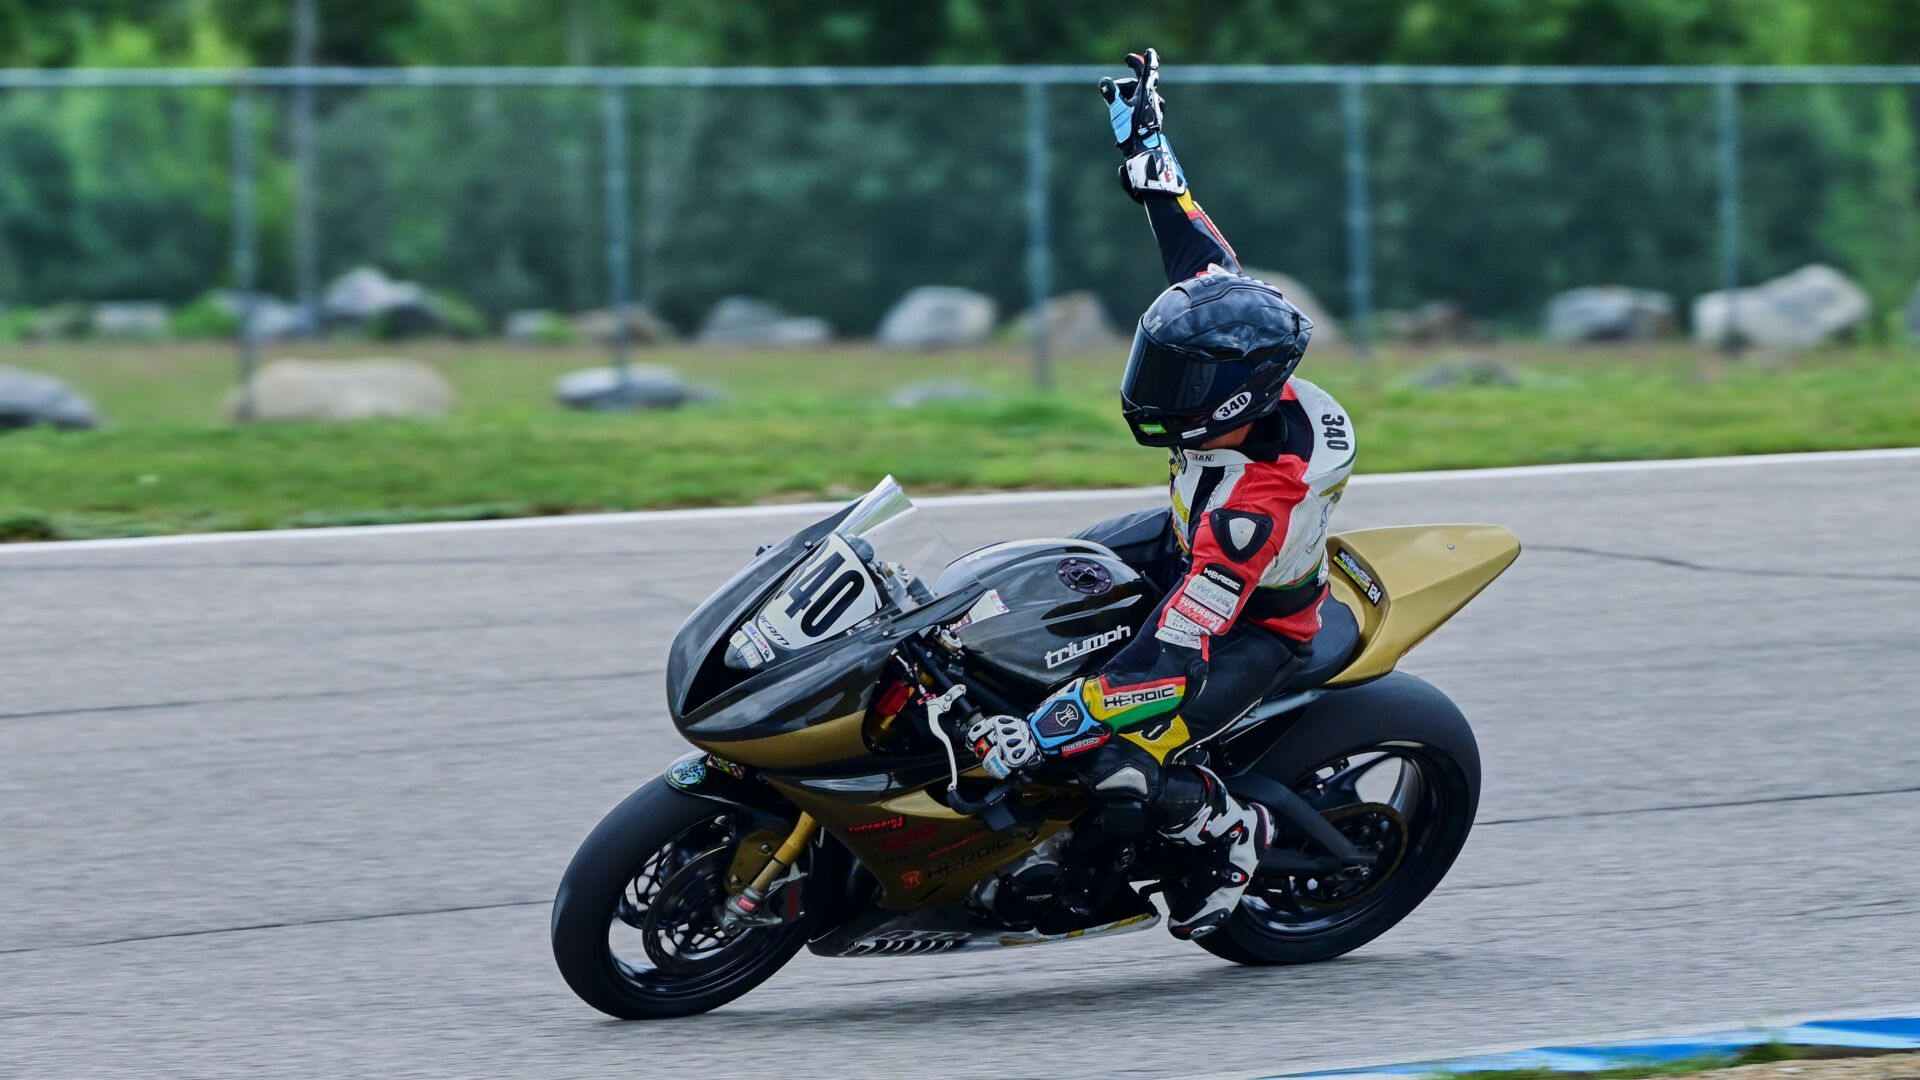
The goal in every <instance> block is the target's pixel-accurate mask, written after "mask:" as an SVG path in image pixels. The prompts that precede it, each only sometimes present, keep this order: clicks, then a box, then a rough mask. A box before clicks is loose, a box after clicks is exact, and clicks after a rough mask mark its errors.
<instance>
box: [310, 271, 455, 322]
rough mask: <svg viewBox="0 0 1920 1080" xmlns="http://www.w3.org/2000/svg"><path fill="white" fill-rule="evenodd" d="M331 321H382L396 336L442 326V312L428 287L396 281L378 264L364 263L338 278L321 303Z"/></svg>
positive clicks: (329, 287)
mask: <svg viewBox="0 0 1920 1080" xmlns="http://www.w3.org/2000/svg"><path fill="white" fill-rule="evenodd" d="M321 308H322V311H323V312H324V313H325V315H326V318H327V321H328V322H332V323H341V324H344V325H347V326H368V325H373V324H379V325H381V326H382V327H385V328H386V329H387V330H388V331H389V332H391V333H392V334H394V335H395V336H407V335H410V334H421V333H427V332H430V331H432V330H436V329H438V328H439V326H440V322H441V319H440V312H439V311H438V309H437V308H436V306H435V304H434V301H433V297H432V295H430V294H429V293H428V292H427V290H426V287H425V286H423V285H420V284H417V283H415V282H411V281H395V280H394V279H393V278H390V277H388V276H387V275H386V274H385V273H382V272H381V271H380V269H379V268H378V267H373V266H362V267H358V268H356V269H353V270H349V271H347V272H346V273H344V274H342V275H340V276H339V277H337V278H335V279H334V281H333V284H331V285H328V286H327V292H326V298H325V300H324V302H323V303H322V305H321Z"/></svg>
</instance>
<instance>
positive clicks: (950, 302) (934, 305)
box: [877, 285, 999, 349]
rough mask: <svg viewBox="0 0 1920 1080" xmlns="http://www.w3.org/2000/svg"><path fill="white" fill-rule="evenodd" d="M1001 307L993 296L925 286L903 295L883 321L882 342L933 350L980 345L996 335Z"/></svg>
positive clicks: (901, 346)
mask: <svg viewBox="0 0 1920 1080" xmlns="http://www.w3.org/2000/svg"><path fill="white" fill-rule="evenodd" d="M998 313H999V308H998V307H997V306H996V305H995V304H994V302H993V298H992V297H990V296H987V295H985V294H983V293H977V292H974V291H973V290H972V289H962V288H957V287H955V286H952V285H922V286H920V287H919V288H917V289H914V290H913V291H911V292H909V293H907V295H905V296H903V297H901V298H900V300H899V302H898V303H896V304H894V305H893V308H892V310H890V311H888V312H887V317H886V318H884V319H882V320H880V331H879V334H878V335H877V336H878V338H879V340H880V344H882V345H888V346H891V347H894V348H908V349H929V348H942V347H952V346H959V345H978V344H980V343H982V342H984V341H986V340H987V339H988V338H989V337H991V336H993V323H994V319H995V318H996V317H997V315H998Z"/></svg>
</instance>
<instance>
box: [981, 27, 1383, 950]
mask: <svg viewBox="0 0 1920 1080" xmlns="http://www.w3.org/2000/svg"><path fill="white" fill-rule="evenodd" d="M1134 59H1136V60H1137V59H1140V58H1134ZM1146 60H1147V61H1148V62H1149V63H1150V65H1151V69H1152V70H1155V71H1157V58H1155V57H1153V56H1152V54H1151V53H1148V54H1147V57H1146ZM1136 71H1137V72H1142V74H1143V76H1144V75H1145V72H1144V71H1142V65H1138V64H1136ZM1111 101H1112V99H1111V98H1110V102H1111ZM1115 130H1116V134H1119V133H1120V131H1121V125H1120V123H1119V122H1118V120H1116V125H1115ZM1150 145H1151V146H1152V147H1153V148H1154V153H1156V154H1158V155H1159V156H1158V157H1157V158H1155V159H1154V160H1153V161H1151V162H1148V163H1146V164H1145V165H1143V166H1142V167H1138V168H1134V167H1133V166H1134V165H1135V159H1132V158H1130V159H1129V165H1128V166H1123V168H1122V170H1121V178H1122V184H1123V186H1125V187H1127V189H1128V193H1129V194H1130V195H1132V196H1133V197H1134V198H1135V199H1136V200H1138V201H1139V202H1140V203H1141V204H1142V206H1143V207H1144V208H1145V210H1146V214H1147V220H1148V222H1149V223H1150V225H1151V226H1152V229H1153V233H1154V236H1155V238H1156V240H1157V241H1158V243H1159V247H1160V255H1161V260H1162V262H1163V264H1164V266H1165V269H1166V274H1167V279H1168V281H1169V283H1179V282H1182V281H1185V280H1187V279H1189V278H1192V277H1194V276H1197V275H1203V274H1210V273H1226V274H1239V273H1241V272H1242V271H1241V269H1240V265H1239V262H1238V260H1237V259H1236V257H1235V255H1234V253H1233V250H1232V248H1231V247H1229V246H1228V244H1227V242H1226V240H1225V238H1224V237H1223V236H1221V234H1220V232H1219V230H1218V229H1217V228H1215V227H1214V224H1213V222H1212V220H1211V219H1209V218H1208V217H1207V215H1206V213H1205V212H1204V211H1203V210H1202V209H1201V208H1200V206H1199V204H1198V203H1196V202H1195V201H1194V199H1193V196H1192V193H1191V192H1190V191H1188V190H1187V184H1186V178H1185V175H1184V174H1183V173H1181V172H1180V169H1179V166H1178V164H1177V163H1176V162H1174V161H1173V159H1172V155H1171V151H1170V150H1169V149H1168V148H1167V147H1166V145H1165V141H1164V139H1163V138H1159V137H1158V135H1157V126H1156V131H1155V141H1154V142H1153V143H1151V144H1150ZM1125 149H1127V148H1126V147H1125V146H1124V145H1123V150H1125ZM1140 156H1143V157H1144V156H1147V155H1146V154H1142V155H1140ZM1156 170H1158V174H1159V175H1160V177H1161V180H1162V182H1161V183H1159V184H1155V185H1141V184H1138V183H1136V182H1134V178H1133V176H1132V174H1140V175H1153V174H1155V172H1156ZM1169 188H1171V189H1177V190H1165V189H1169ZM1221 441H1226V442H1232V441H1233V440H1232V439H1231V438H1229V439H1226V440H1216V441H1215V442H1214V443H1209V444H1208V445H1217V444H1218V443H1219V442H1221ZM1354 447H1355V442H1354V435H1353V425H1352V423H1351V421H1350V420H1349V418H1348V417H1347V416H1346V413H1345V410H1343V409H1342V408H1341V407H1340V404H1339V403H1338V402H1337V401H1335V400H1334V399H1333V397H1332V396H1331V395H1329V394H1328V393H1327V392H1326V391H1324V390H1321V389H1320V388H1319V387H1317V386H1315V385H1313V384H1312V383H1310V382H1308V381H1307V380H1305V379H1301V378H1297V377H1296V378H1292V379H1290V380H1289V381H1288V383H1287V384H1286V386H1285V387H1284V389H1283V391H1282V395H1281V402H1280V405H1279V407H1278V408H1277V409H1276V410H1275V411H1273V412H1272V413H1270V414H1268V415H1266V416H1264V417H1262V418H1260V419H1259V420H1256V421H1254V422H1253V424H1252V425H1251V427H1250V430H1248V431H1247V432H1246V434H1245V436H1244V437H1243V438H1242V439H1241V440H1240V441H1238V442H1237V443H1235V444H1234V445H1231V446H1223V447H1219V448H1216V449H1184V448H1176V449H1174V450H1173V451H1172V452H1171V462H1170V464H1171V478H1170V482H1169V496H1170V500H1171V503H1172V505H1171V507H1170V509H1168V510H1156V511H1148V512H1145V513H1139V514H1130V515H1123V516H1121V517H1118V518H1113V519H1109V520H1107V521H1103V522H1101V523H1099V524H1097V525H1094V526H1093V527H1091V528H1089V529H1087V530H1084V531H1083V532H1081V533H1080V534H1079V536H1080V537H1081V538H1084V539H1091V540H1096V541H1100V542H1102V543H1105V544H1107V545H1108V546H1109V547H1111V548H1113V549H1114V550H1115V553H1116V554H1117V555H1119V556H1120V557H1121V558H1122V559H1123V560H1125V561H1126V562H1128V563H1129V565H1132V566H1134V567H1135V568H1136V569H1138V570H1140V571H1141V572H1142V573H1143V574H1144V575H1145V576H1146V577H1148V578H1149V579H1151V580H1153V581H1154V582H1155V583H1156V584H1157V585H1159V586H1160V588H1161V589H1162V590H1163V596H1164V598H1163V599H1162V601H1161V603H1160V605H1159V607H1158V608H1157V609H1156V610H1155V611H1154V613H1153V615H1152V616H1151V618H1150V619H1149V621H1148V626H1149V627H1150V628H1151V630H1152V632H1151V633H1142V634H1140V635H1139V636H1137V637H1136V638H1135V639H1134V640H1133V642H1132V643H1131V644H1130V645H1128V646H1127V647H1126V648H1125V649H1123V650H1122V651H1121V652H1120V653H1119V654H1118V655H1116V656H1115V657H1114V658H1113V659H1112V660H1111V661H1110V662H1108V663H1107V664H1106V665H1104V666H1103V667H1102V669H1101V670H1100V671H1099V672H1098V673H1097V674H1095V675H1093V676H1091V677H1088V678H1085V679H1079V680H1075V681H1074V682H1072V683H1070V684H1068V685H1067V686H1065V687H1063V688H1061V689H1060V690H1059V691H1058V692H1056V693H1055V694H1054V695H1053V696H1052V697H1050V698H1048V699H1047V701H1045V702H1043V703H1042V705H1041V706H1040V708H1039V709H1038V710H1036V711H1035V712H1034V713H1033V714H1032V716H1031V717H1030V718H1029V720H1028V723H1030V725H1031V732H1032V736H1033V738H1032V739H1031V740H1027V739H1024V735H1025V732H1024V730H1023V731H1021V732H1020V733H1019V736H1020V737H1018V738H1012V739H1011V741H1007V742H1004V743H1001V742H1000V740H1002V739H1006V738H1008V737H1009V734H1008V733H1009V731H1010V729H1009V728H1008V727H1007V725H1006V722H1007V721H1011V720H1013V718H995V720H994V721H982V722H981V724H979V725H976V727H977V732H974V733H970V734H974V735H976V736H977V740H976V747H977V748H980V749H982V750H983V751H985V752H986V757H987V767H988V769H989V770H990V771H996V772H1001V771H1004V770H1005V769H1006V768H1007V767H1009V766H1011V767H1019V765H1020V764H1022V763H1024V762H1025V761H1035V760H1038V758H1039V756H1040V755H1042V754H1045V755H1052V756H1057V757H1059V758H1061V759H1063V760H1064V761H1066V762H1067V763H1069V764H1070V765H1072V766H1073V767H1074V769H1075V771H1076V772H1077V773H1078V774H1079V776H1080V778H1081V780H1082V782H1083V784H1084V785H1085V786H1086V787H1087V788H1088V790H1089V792H1090V794H1091V795H1092V796H1093V797H1094V799H1095V801H1096V803H1097V804H1098V805H1099V806H1100V808H1101V809H1100V813H1101V819H1102V824H1103V826H1104V827H1105V829H1106V830H1107V831H1108V832H1110V833H1113V834H1115V835H1127V834H1129V833H1132V834H1133V835H1139V834H1141V833H1144V832H1146V831H1148V830H1152V831H1154V832H1157V833H1159V834H1160V835H1161V836H1163V837H1166V838H1168V839H1170V840H1173V841H1175V842H1180V843H1187V844H1193V845H1196V846H1200V847H1203V848H1205V849H1206V850H1205V851H1204V852H1202V853H1199V854H1198V857H1197V858H1196V859H1195V864H1196V866H1197V869H1196V870H1195V871H1194V872H1193V873H1192V874H1191V875H1189V877H1188V878H1187V879H1186V880H1184V881H1183V882H1181V883H1178V886H1177V887H1176V888H1175V889H1174V890H1173V891H1171V892H1170V893H1169V898H1168V900H1169V902H1168V907H1169V914H1170V916H1171V923H1170V928H1171V929H1172V930H1173V932H1174V933H1175V935H1176V936H1181V937H1189V936H1197V935H1199V934H1203V933H1208V932H1211V931H1212V930H1214V929H1216V928H1217V927H1218V926H1219V925H1220V924H1221V923H1223V922H1224V921H1225V919H1226V918H1227V916H1228V915H1230V914H1231V912H1232V910H1233V908H1234V907H1235V906H1236V905H1237V904H1238V902H1239V898H1240V896H1241V894H1242V893H1243V892H1244V890H1245V889H1246V886H1247V884H1248V883H1249V882H1250V881H1251V877H1252V874H1253V872H1254V870H1255V868H1256V867H1257V865H1258V861H1259V856H1260V853H1261V852H1262V851H1264V850H1265V848H1266V845H1267V842H1268V837H1269V836H1270V835H1271V833H1272V823H1271V820H1270V819H1269V817H1268V812H1267V811H1266V809H1265V808H1264V807H1261V806H1260V805H1259V804H1257V803H1252V802H1245V801H1242V800H1240V799H1238V798H1236V797H1235V796H1233V795H1232V794H1231V793H1229V792H1228V791H1226V790H1225V787H1224V785H1223V784H1222V782H1221V781H1220V779H1219V778H1218V777H1217V776H1215V775H1214V774H1213V773H1212V772H1211V771H1210V770H1208V769H1206V768H1205V767H1204V766H1203V765H1201V764H1199V763H1198V762H1197V761H1193V760H1185V759H1190V758H1191V756H1192V751H1193V749H1194V748H1195V747H1196V746H1198V745H1200V744H1202V743H1204V742H1205V740H1207V739H1208V738H1210V737H1211V736H1213V735H1215V734H1217V733H1218V732H1219V731H1221V730H1222V729H1223V728H1225V727H1226V726H1227V725H1228V724H1229V723H1231V722H1232V721H1233V720H1235V719H1237V718H1238V717H1239V716H1240V715H1241V714H1242V713H1244V712H1245V711H1246V710H1247V709H1248V708H1249V707H1250V706H1252V705H1253V704H1254V703H1255V702H1257V701H1258V700H1259V699H1260V698H1261V697H1262V696H1263V695H1264V694H1265V693H1266V692H1267V691H1268V690H1269V689H1270V688H1272V687H1277V686H1279V685H1280V684H1282V683H1284V681H1285V680H1286V678H1287V676H1288V675H1290V674H1291V673H1292V672H1293V671H1295V670H1297V669H1298V668H1299V667H1300V665H1301V664H1302V662H1303V661H1304V660H1305V659H1306V658H1307V656H1308V652H1309V642H1310V641H1311V639H1312V638H1313V635H1314V634H1315V632H1317V631H1318V630H1319V629H1320V614H1319V613H1320V605H1321V603H1322V601H1323V600H1324V598H1325V596H1326V591H1327V589H1326V581H1327V560H1326V536H1327V523H1328V519H1329V517H1330V516H1331V514H1332V512H1333V508H1334V506H1335V504H1336V503H1338V501H1339V499H1340V494H1341V492H1342V490H1343V489H1344V487H1345V485H1346V482H1347V477H1348V475H1349V474H1350V473H1351V471H1352V469H1353V462H1354ZM996 722H997V723H999V724H1000V728H998V729H994V728H993V726H992V725H993V724H994V723H996ZM1022 727H1024V725H1022ZM1022 743H1024V745H1021V744H1022ZM999 745H1004V747H1005V751H1004V752H1005V753H1006V754H1008V755H1010V756H1011V757H1018V758H1021V759H1023V760H1022V761H1014V760H1009V759H1002V760H998V761H996V760H995V757H994V755H995V754H996V753H1001V752H1002V751H1000V750H997V749H996V746H999Z"/></svg>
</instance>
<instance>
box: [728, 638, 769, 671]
mask: <svg viewBox="0 0 1920 1080" xmlns="http://www.w3.org/2000/svg"><path fill="white" fill-rule="evenodd" d="M727 644H728V645H731V646H733V652H734V655H735V656H738V657H739V658H740V659H741V660H742V661H743V662H744V663H745V664H746V665H747V666H748V667H749V668H757V667H759V666H760V665H761V664H764V663H766V662H767V658H766V657H764V656H762V655H760V650H759V649H756V648H754V647H753V640H752V639H751V638H749V637H747V632H746V631H745V630H735V631H734V632H733V636H731V637H729V638H727Z"/></svg>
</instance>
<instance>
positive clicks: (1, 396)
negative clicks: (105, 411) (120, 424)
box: [0, 367, 100, 431]
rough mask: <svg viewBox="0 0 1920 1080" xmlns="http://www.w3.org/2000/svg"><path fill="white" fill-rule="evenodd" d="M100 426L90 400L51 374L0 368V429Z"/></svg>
mask: <svg viewBox="0 0 1920 1080" xmlns="http://www.w3.org/2000/svg"><path fill="white" fill-rule="evenodd" d="M42 424H46V425H49V426H51V427H57V428H66V429H68V430H73V429H78V428H91V427H99V426H100V414H99V413H97V412H95V411H94V408H93V402H91V401H88V400H87V399H86V398H84V397H82V396H80V394H78V393H77V392H75V391H74V389H73V388H72V387H70V386H68V385H67V384H66V383H63V382H61V381H60V380H59V379H56V378H54V377H53V376H51V375H42V374H41V373H39V372H37V371H22V370H20V369H19V368H11V367H0V431H10V430H12V429H14V428H28V427H38V426H40V425H42Z"/></svg>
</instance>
